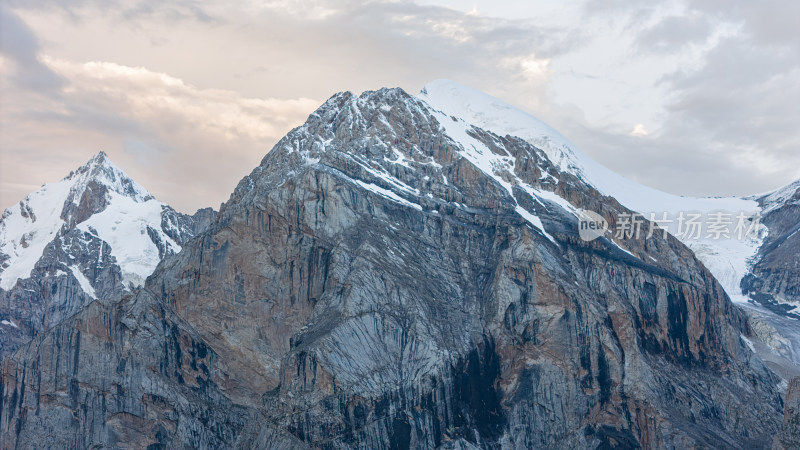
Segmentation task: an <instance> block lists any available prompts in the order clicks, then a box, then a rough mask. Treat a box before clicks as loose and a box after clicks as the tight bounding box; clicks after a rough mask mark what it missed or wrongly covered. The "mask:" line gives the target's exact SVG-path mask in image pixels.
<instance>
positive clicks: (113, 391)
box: [0, 86, 784, 448]
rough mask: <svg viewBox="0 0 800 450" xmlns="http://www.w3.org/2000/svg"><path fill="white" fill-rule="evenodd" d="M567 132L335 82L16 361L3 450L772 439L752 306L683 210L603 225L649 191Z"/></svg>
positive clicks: (772, 412) (751, 442) (773, 393)
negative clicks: (554, 142) (559, 149)
mask: <svg viewBox="0 0 800 450" xmlns="http://www.w3.org/2000/svg"><path fill="white" fill-rule="evenodd" d="M434 89H435V86H432V87H429V88H428V89H427V91H426V94H427V95H428V96H432V95H435V94H436V92H435V91H434ZM423 98H424V96H423ZM544 146H545V144H542V146H541V147H537V146H536V145H533V144H532V143H531V142H530V141H529V140H525V139H522V138H519V137H515V136H514V135H511V134H506V135H501V134H497V133H494V132H492V131H489V130H487V129H484V128H480V127H477V126H474V124H473V123H471V122H468V121H465V120H464V119H462V118H459V117H456V116H452V115H449V114H447V113H445V112H442V111H441V110H438V109H436V108H435V107H433V106H432V105H431V104H430V103H428V102H426V101H425V100H423V99H422V98H419V97H412V96H409V95H407V94H406V93H405V92H403V91H402V90H399V89H383V90H380V91H375V92H366V93H364V94H362V95H360V96H356V95H353V94H351V93H342V94H338V95H336V96H334V97H332V98H331V99H330V100H328V101H327V102H326V103H325V104H324V105H322V106H321V107H320V108H319V109H318V110H317V111H316V112H315V113H313V114H312V115H311V116H310V117H309V119H308V121H307V122H306V123H305V124H304V125H302V126H301V127H299V128H297V129H295V130H293V131H292V132H290V133H289V134H288V135H287V136H286V137H285V138H284V139H282V140H281V141H280V142H279V143H278V144H277V145H276V146H275V147H274V149H273V150H272V151H271V152H270V153H269V154H268V155H267V156H266V157H265V158H264V160H263V161H262V162H261V164H260V165H259V167H257V168H256V169H255V170H254V171H253V172H252V173H251V174H250V175H249V176H247V177H245V178H244V179H243V180H242V181H241V182H240V183H239V185H238V186H237V188H236V190H235V191H234V193H233V194H232V195H231V198H230V199H229V201H228V202H227V203H225V204H224V205H223V207H222V209H221V210H220V212H219V214H218V217H217V218H216V220H215V221H214V223H213V225H211V227H210V228H209V229H207V230H206V231H204V232H202V233H200V234H199V235H198V236H197V237H196V238H194V239H192V240H189V241H188V242H185V243H183V244H181V245H182V250H181V251H180V252H178V253H176V254H173V255H168V256H166V258H165V259H164V260H163V261H162V262H161V263H160V265H159V266H158V268H157V269H156V270H155V272H154V273H153V275H152V276H151V277H149V278H148V279H147V282H146V283H145V285H144V287H143V288H140V289H133V290H132V291H130V292H105V291H103V293H102V298H101V295H100V294H99V292H98V291H96V294H95V295H96V296H97V297H98V300H97V301H92V302H91V303H90V304H89V305H88V306H87V307H85V308H83V309H81V310H80V311H78V312H77V313H76V314H75V315H73V316H71V317H69V318H66V319H64V320H61V321H60V322H59V323H57V324H55V325H54V326H53V327H52V328H50V329H49V330H48V331H46V332H44V333H41V334H39V335H38V336H36V337H35V338H34V339H33V341H32V342H30V343H28V344H26V345H24V346H22V347H21V348H20V349H19V350H18V351H17V352H15V353H14V354H13V355H12V356H10V357H8V358H6V359H5V360H4V361H3V367H2V375H0V377H1V379H0V389H2V390H1V391H0V413H1V414H0V442H2V446H3V448H40V447H50V446H53V447H59V448H87V447H93V448H104V447H108V448H142V447H148V446H149V448H175V447H193V448H194V447H197V448H306V447H314V448H637V447H646V448H652V447H659V448H700V447H720V446H722V447H728V448H758V447H762V448H763V447H767V446H769V445H771V442H772V436H773V435H775V433H776V432H777V431H778V429H779V427H780V426H781V422H782V421H783V416H784V406H783V400H782V398H781V393H780V392H779V391H778V388H777V385H778V383H779V381H780V379H779V378H778V377H777V376H776V375H775V374H774V373H773V372H771V371H770V370H769V369H767V368H766V366H765V365H764V364H763V363H762V362H761V360H760V359H759V358H758V357H756V356H755V354H754V353H753V352H752V351H751V348H750V346H749V345H748V343H749V341H748V340H747V336H750V335H751V330H750V328H749V326H748V322H747V321H746V320H745V317H744V316H743V314H742V313H741V311H740V310H739V309H738V308H736V307H734V306H733V304H732V303H731V302H730V300H729V298H728V297H727V295H726V294H725V291H724V290H723V288H722V286H721V285H720V284H719V283H718V282H717V281H716V280H715V278H714V277H713V276H712V275H711V273H710V272H709V271H708V270H707V269H705V267H704V266H703V265H702V264H700V263H699V262H698V260H697V259H696V258H695V256H694V254H693V253H692V252H691V251H690V250H689V249H688V248H687V247H686V246H684V245H683V244H682V243H681V242H679V241H678V240H676V239H674V238H673V237H671V236H670V235H666V236H665V235H663V234H662V233H661V232H660V230H657V231H656V232H655V233H653V236H651V237H650V238H647V239H646V238H645V237H644V235H643V236H640V237H631V238H629V239H617V238H614V237H613V236H611V235H605V236H602V237H599V238H598V239H595V240H592V241H584V240H582V239H581V238H580V237H579V233H578V217H579V210H581V209H585V210H591V211H595V212H598V213H600V214H601V215H602V216H603V218H605V220H607V221H608V222H609V223H610V224H611V226H612V227H613V226H614V225H616V223H615V222H616V220H617V218H618V217H620V214H622V213H627V212H630V211H629V210H628V209H626V208H625V207H623V206H622V205H621V204H620V203H619V202H617V201H616V200H615V199H614V198H612V197H608V196H605V195H603V194H601V193H600V192H599V191H598V190H597V189H595V188H594V187H593V186H592V185H590V184H588V183H586V182H585V180H583V179H582V178H581V177H580V176H578V175H579V174H576V173H575V172H574V171H571V170H568V168H567V167H565V166H564V165H562V164H559V163H558V162H555V163H554V162H553V161H552V160H551V158H549V156H548V152H547V151H545V149H543V148H542V147H544ZM551 150H552V149H551ZM651 226H652V224H650V223H645V224H644V231H645V232H646V231H648V230H649V227H651ZM99 251H100V250H98V254H99ZM110 272H112V271H110ZM120 272H121V270H120V271H118V272H115V273H116V274H117V275H115V276H116V277H121V275H120ZM123 278H124V277H123ZM112 291H113V290H112Z"/></svg>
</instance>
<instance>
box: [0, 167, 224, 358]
mask: <svg viewBox="0 0 800 450" xmlns="http://www.w3.org/2000/svg"><path fill="white" fill-rule="evenodd" d="M213 218H214V212H213V211H212V210H210V209H207V210H200V211H198V212H197V213H196V214H195V215H194V216H187V215H185V214H181V213H178V212H176V211H175V210H173V209H172V208H171V207H169V206H168V205H166V204H165V203H162V202H159V201H157V200H156V199H155V198H154V197H153V196H152V195H150V193H149V192H147V191H146V190H145V189H144V188H143V187H142V186H140V185H139V184H137V183H136V182H135V181H133V180H131V179H130V178H129V177H128V176H127V175H126V174H125V173H124V172H123V171H122V170H120V169H119V168H118V167H117V166H115V165H114V164H113V163H112V162H111V161H110V159H109V158H108V155H106V154H105V153H104V152H100V153H98V154H97V155H95V156H94V157H92V159H90V160H89V161H88V162H87V163H86V164H85V165H83V166H81V167H80V168H78V169H77V170H75V171H73V172H71V173H70V174H69V175H68V176H67V177H65V178H64V179H62V180H61V181H59V182H56V183H47V184H45V185H43V186H42V187H41V188H40V189H39V190H37V191H35V192H33V193H31V194H29V195H28V196H27V197H25V198H24V199H23V200H22V201H20V202H19V203H18V204H16V205H14V206H12V207H10V208H8V209H6V210H5V211H4V212H3V216H2V219H0V355H4V354H8V353H10V352H11V351H13V350H14V349H16V348H17V347H18V346H19V345H20V344H22V343H24V342H27V341H29V340H30V339H31V338H32V337H33V336H35V335H36V334H37V333H39V332H41V331H43V330H45V329H47V328H50V327H52V326H53V325H55V324H57V323H59V322H60V321H62V320H64V318H66V317H69V316H71V315H72V314H74V313H76V312H77V311H78V310H79V309H80V308H81V307H83V306H85V305H87V304H88V303H89V302H91V301H93V300H95V299H108V298H112V297H115V296H119V295H120V294H122V293H123V292H126V291H129V290H130V289H132V288H133V287H135V286H140V285H141V284H142V283H143V282H144V279H145V278H146V277H147V276H148V275H150V274H151V273H152V272H153V270H154V269H155V267H156V265H157V264H158V263H159V262H160V261H161V260H162V259H163V258H164V257H166V256H168V255H171V254H174V253H176V252H178V251H180V249H181V245H183V244H185V243H186V242H187V241H188V240H189V239H190V238H191V237H192V236H194V235H195V234H197V233H198V232H199V231H201V230H202V229H204V228H205V227H207V226H208V225H209V224H210V223H211V222H212V221H213Z"/></svg>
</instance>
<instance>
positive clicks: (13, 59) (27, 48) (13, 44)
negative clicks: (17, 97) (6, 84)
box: [0, 4, 62, 91]
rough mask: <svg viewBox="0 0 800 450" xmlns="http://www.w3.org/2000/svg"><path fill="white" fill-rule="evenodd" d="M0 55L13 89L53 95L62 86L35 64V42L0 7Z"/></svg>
mask: <svg viewBox="0 0 800 450" xmlns="http://www.w3.org/2000/svg"><path fill="white" fill-rule="evenodd" d="M0 25H2V26H0V43H1V44H2V45H0V54H2V56H3V59H4V60H3V61H2V66H4V67H7V68H8V69H9V70H10V72H11V73H12V75H11V78H12V79H13V81H14V84H15V86H17V87H21V88H25V89H30V90H37V91H53V90H57V89H58V88H60V87H61V85H62V80H61V78H60V77H58V76H57V75H56V74H55V73H53V72H52V71H51V70H49V69H48V68H47V67H46V66H45V65H44V64H42V63H41V61H40V60H39V42H38V40H37V39H36V36H35V35H34V34H33V32H32V31H31V29H30V28H28V26H27V25H26V24H25V22H23V21H22V19H20V18H19V16H18V15H17V14H16V13H14V12H13V11H11V10H10V9H8V8H7V7H6V6H5V5H4V4H0Z"/></svg>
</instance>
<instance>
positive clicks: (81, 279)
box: [69, 266, 97, 299]
mask: <svg viewBox="0 0 800 450" xmlns="http://www.w3.org/2000/svg"><path fill="white" fill-rule="evenodd" d="M69 270H70V271H71V272H72V276H74V277H75V279H76V280H78V284H79V285H80V286H81V289H83V292H86V294H87V295H89V297H92V298H94V299H96V298H97V295H95V293H94V288H93V287H92V283H90V282H89V280H88V279H87V278H86V276H85V275H84V274H83V272H81V269H79V268H78V267H75V266H69Z"/></svg>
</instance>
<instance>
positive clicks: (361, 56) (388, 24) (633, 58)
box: [0, 0, 800, 212]
mask: <svg viewBox="0 0 800 450" xmlns="http://www.w3.org/2000/svg"><path fill="white" fill-rule="evenodd" d="M553 3H555V2H498V1H478V2H468V3H459V2H449V1H446V0H429V1H423V2H421V3H413V2H398V1H374V2H352V1H332V2H322V1H294V0H293V1H289V0H286V1H279V0H276V1H250V2H238V3H236V4H235V5H236V6H234V4H232V3H230V2H225V3H213V2H205V1H191V0H181V1H173V2H164V1H155V0H141V1H135V0H128V1H121V2H109V1H100V0H96V1H95V0H84V1H71V2H68V5H65V4H64V2H60V1H48V0H25V1H20V0H8V1H5V2H4V3H1V4H0V207H7V206H9V205H11V204H13V203H14V202H16V201H18V200H19V199H21V198H22V197H24V195H25V194H27V193H28V192H30V191H32V190H34V189H36V188H37V187H38V186H39V185H41V184H42V183H43V182H46V181H55V180H58V179H60V178H62V177H63V176H64V175H66V174H67V173H68V172H69V171H70V170H71V169H74V168H75V167H77V166H79V165H80V164H82V163H84V162H85V161H86V160H88V159H89V157H91V155H92V154H94V153H96V152H97V151H99V150H101V149H102V150H106V152H108V153H109V154H110V155H111V158H112V160H113V161H115V162H116V163H117V165H119V166H120V167H122V168H123V169H124V170H125V171H126V172H128V173H129V174H130V175H131V176H132V177H133V178H134V179H136V180H137V181H139V182H140V183H141V184H143V185H144V186H145V187H146V188H148V189H149V190H150V191H151V192H152V193H153V194H154V195H156V196H157V197H158V198H159V199H161V200H163V201H166V202H168V203H170V204H172V205H173V206H175V207H176V208H178V209H180V210H183V211H187V212H191V211H193V210H194V209H196V208H199V207H203V206H214V207H216V206H218V204H219V203H220V202H222V201H224V200H226V199H227V197H228V195H229V194H230V192H231V191H232V189H233V187H234V186H235V184H236V182H237V181H238V180H239V179H240V178H241V177H242V176H244V175H245V174H247V173H249V172H250V170H251V169H252V168H253V167H255V165H257V164H258V162H259V160H260V159H261V158H262V157H263V156H264V155H265V154H266V153H267V152H268V151H269V149H270V148H271V147H272V145H273V144H274V143H275V142H277V140H278V139H280V137H282V136H283V135H284V134H285V133H286V132H288V131H289V130H290V129H291V128H293V127H294V126H297V125H300V124H301V123H302V122H303V121H304V120H305V118H306V117H307V116H308V115H309V114H310V113H311V112H312V111H313V110H314V109H315V108H316V107H317V106H318V105H319V104H321V103H322V102H323V101H324V100H325V99H326V98H327V97H329V96H330V95H332V94H334V93H336V92H338V91H343V90H351V91H354V92H361V91H363V90H368V89H377V88H380V87H383V86H390V87H394V86H400V87H402V88H404V89H406V90H407V91H408V92H411V93H416V92H417V91H418V90H419V89H420V88H421V87H422V86H423V85H424V84H425V83H427V82H428V81H431V80H433V79H436V78H450V79H453V80H456V81H459V82H462V83H464V84H468V85H471V86H473V87H475V88H478V89H480V90H483V91H486V92H488V93H490V94H492V95H495V96H496V97H499V98H501V99H503V100H506V101H508V102H509V103H512V104H515V105H517V106H520V107H521V108H523V109H525V110H527V111H529V112H531V113H532V114H534V115H535V116H537V117H539V118H541V119H543V120H545V121H546V122H549V123H550V124H551V125H553V126H554V127H555V128H557V129H559V130H560V131H561V132H562V133H563V134H564V135H566V136H567V137H568V138H570V139H571V140H572V141H573V142H575V143H576V144H577V145H578V147H580V148H581V149H582V150H583V151H584V152H586V153H588V154H589V155H591V156H592V157H594V158H595V159H597V160H598V161H600V162H601V163H603V164H605V165H607V166H609V167H610V168H611V169H613V170H615V171H617V172H619V173H621V174H623V175H625V176H627V177H629V178H632V179H634V180H636V181H639V182H642V183H645V184H648V185H651V186H654V187H656V188H659V189H662V190H665V191H669V192H674V193H678V194H685V195H744V194H752V193H758V192H764V191H767V190H770V189H774V188H777V187H779V186H781V185H784V184H786V183H789V182H790V181H792V180H794V179H796V178H798V177H800V127H798V124H800V107H798V104H799V103H800V31H798V30H799V27H797V24H798V23H800V3H797V2H785V1H777V0H768V1H761V2H744V1H722V0H718V1H717V0H701V1H693V2H691V3H688V2H681V1H671V2H670V1H667V2H664V1H659V2H655V1H653V2H644V1H643V2H627V1H610V0H603V1H600V0H587V1H578V2H568V3H565V4H558V5H554V4H553Z"/></svg>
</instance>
